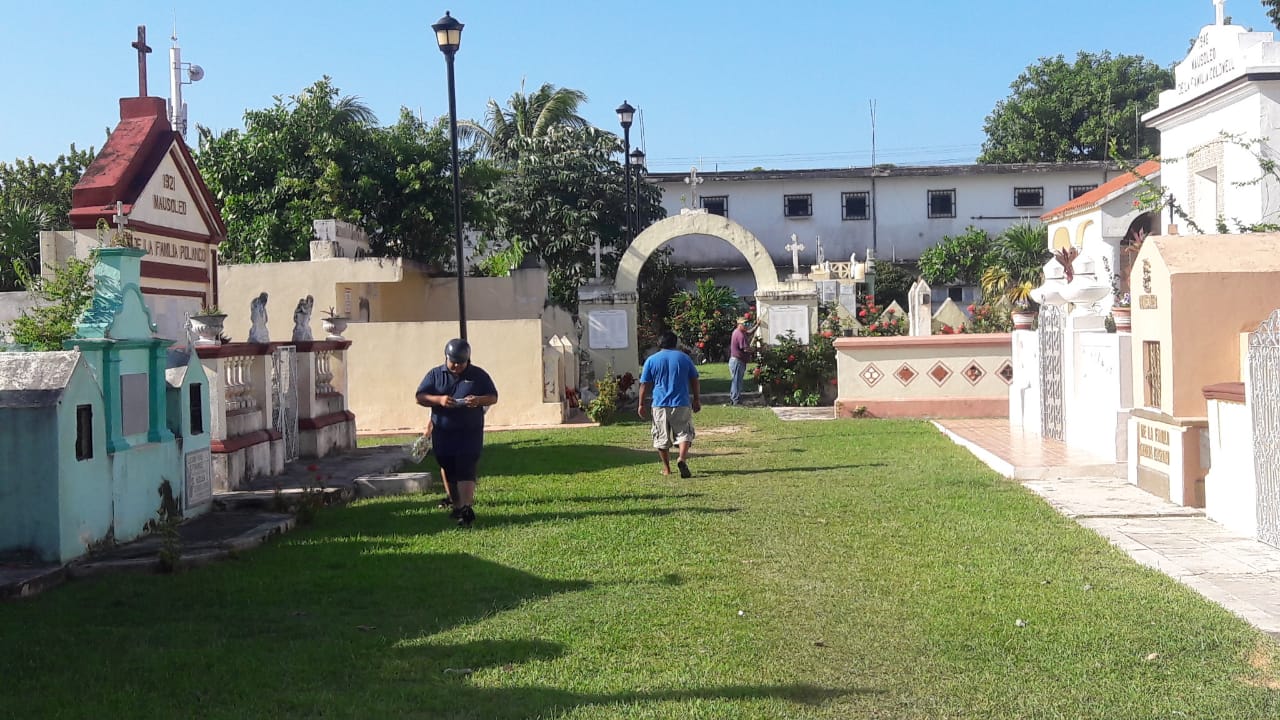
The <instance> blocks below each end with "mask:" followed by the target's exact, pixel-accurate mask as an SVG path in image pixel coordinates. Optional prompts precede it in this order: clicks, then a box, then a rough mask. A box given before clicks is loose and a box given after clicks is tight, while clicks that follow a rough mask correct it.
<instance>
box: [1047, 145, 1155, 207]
mask: <svg viewBox="0 0 1280 720" xmlns="http://www.w3.org/2000/svg"><path fill="white" fill-rule="evenodd" d="M1158 172H1160V161H1159V160H1148V161H1146V162H1144V163H1142V164H1141V165H1139V166H1138V167H1136V168H1134V169H1133V172H1126V173H1124V174H1123V175H1120V176H1119V177H1115V178H1112V179H1110V180H1108V181H1107V182H1105V183H1103V184H1101V185H1099V186H1098V187H1096V188H1094V189H1092V190H1090V191H1089V192H1087V193H1085V194H1083V195H1081V196H1080V197H1078V198H1076V199H1074V200H1070V201H1068V202H1067V203H1065V204H1063V205H1059V206H1058V207H1056V208H1054V209H1052V210H1050V211H1049V212H1047V213H1045V214H1043V215H1041V216H1040V219H1041V220H1042V221H1045V222H1048V221H1050V220H1056V219H1058V218H1061V217H1063V216H1065V215H1069V214H1071V213H1072V212H1073V211H1076V210H1083V209H1084V208H1088V207H1093V206H1094V205H1097V204H1099V203H1101V202H1102V201H1103V200H1106V199H1107V198H1109V197H1111V196H1112V195H1115V194H1116V193H1119V192H1123V191H1124V190H1128V189H1129V188H1130V187H1133V186H1134V185H1137V184H1138V183H1139V182H1140V181H1139V179H1138V178H1137V177H1134V174H1135V173H1136V174H1137V175H1138V176H1139V177H1143V178H1146V177H1150V176H1151V175H1154V174H1156V173H1158Z"/></svg>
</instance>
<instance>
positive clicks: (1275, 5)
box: [1262, 0, 1280, 30]
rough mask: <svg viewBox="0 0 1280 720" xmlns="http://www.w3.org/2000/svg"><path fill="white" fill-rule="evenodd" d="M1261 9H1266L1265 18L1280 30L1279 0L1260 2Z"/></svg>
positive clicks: (1263, 0)
mask: <svg viewBox="0 0 1280 720" xmlns="http://www.w3.org/2000/svg"><path fill="white" fill-rule="evenodd" d="M1262 7H1264V8H1266V9H1267V17H1268V18H1270V19H1271V24H1272V25H1275V26H1276V29H1277V30H1280V0H1262Z"/></svg>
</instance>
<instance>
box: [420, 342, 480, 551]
mask: <svg viewBox="0 0 1280 720" xmlns="http://www.w3.org/2000/svg"><path fill="white" fill-rule="evenodd" d="M415 395H416V398H417V401H418V404H419V405H421V406H423V407H429V408H431V426H432V429H431V440H432V443H431V444H432V445H433V446H434V449H435V455H436V462H438V463H440V475H441V479H442V480H443V481H444V483H445V491H446V493H447V496H446V498H445V500H444V501H442V502H441V504H442V505H444V506H446V507H448V506H449V505H452V506H453V517H454V518H455V519H456V520H457V521H458V526H459V527H471V523H473V522H475V519H476V513H475V510H473V509H472V508H471V506H472V504H473V503H474V502H475V495H476V464H477V463H479V461H480V450H481V448H482V447H484V412H485V408H486V407H488V406H489V405H492V404H494V403H496V402H498V389H497V388H496V387H494V385H493V380H492V379H490V378H489V373H487V372H485V371H484V370H481V369H480V368H478V367H476V366H475V365H472V364H471V344H470V343H468V342H467V341H466V340H462V339H454V340H450V341H449V343H448V344H447V345H445V346H444V364H443V365H440V366H438V367H434V368H431V371H430V372H428V373H427V376H426V377H424V378H422V382H421V383H420V384H419V385H418V391H417V393H415Z"/></svg>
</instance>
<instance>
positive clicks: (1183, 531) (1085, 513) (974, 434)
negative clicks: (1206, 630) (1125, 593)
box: [934, 419, 1280, 637]
mask: <svg viewBox="0 0 1280 720" xmlns="http://www.w3.org/2000/svg"><path fill="white" fill-rule="evenodd" d="M934 424H935V425H937V426H938V427H939V429H941V430H942V431H943V432H944V433H946V434H947V435H948V436H950V437H951V439H952V440H954V441H956V442H957V443H958V444H960V445H962V446H964V447H966V448H968V449H969V450H971V451H972V452H973V453H974V454H975V455H976V456H977V457H978V458H979V459H981V460H983V462H985V463H986V464H987V465H988V466H990V467H991V468H992V469H994V470H996V471H997V472H999V473H1001V474H1003V475H1005V476H1006V477H1011V478H1014V479H1017V480H1019V481H1021V482H1022V484H1023V486H1025V487H1026V488H1027V489H1029V490H1031V491H1032V492H1034V493H1036V494H1037V495H1039V496H1041V497H1043V498H1044V499H1045V501H1046V502H1048V503H1049V504H1050V505H1052V506H1053V507H1054V508H1055V509H1056V510H1058V511H1059V512H1061V513H1062V514H1063V515H1065V516H1067V517H1069V518H1073V519H1075V520H1076V521H1077V522H1079V523H1080V524H1081V525H1082V526H1084V527H1087V528H1089V529H1091V530H1093V531H1094V532H1097V533H1098V534H1099V535H1101V536H1103V537H1104V538H1106V539H1107V540H1108V541H1110V542H1111V544H1112V545H1114V546H1116V547H1117V548H1119V549H1120V550H1123V551H1124V552H1125V553H1127V554H1128V555H1129V556H1130V557H1132V558H1133V559H1134V560H1135V561H1137V562H1139V563H1141V564H1143V565H1145V566H1147V567H1149V568H1152V569H1154V570H1158V571H1159V572H1162V573H1165V574H1166V575H1168V576H1170V577H1172V578H1174V579H1175V580H1178V581H1179V582H1181V583H1182V584H1184V585H1186V586H1187V587H1190V588H1191V589H1193V590H1195V591H1196V592H1198V593H1200V594H1201V595H1203V596H1204V597H1205V598H1207V599H1209V600H1211V601H1213V602H1216V603H1218V604H1219V605H1221V606H1223V607H1225V608H1226V609H1227V610H1229V611H1231V612H1233V613H1235V614H1236V615H1238V616H1240V617H1241V618H1244V619H1245V620H1246V621H1247V622H1249V623H1251V624H1253V625H1254V626H1255V627H1257V628H1258V629H1259V630H1262V631H1263V632H1266V633H1269V634H1271V635H1272V636H1275V637H1280V548H1276V547H1273V546H1271V545H1267V544H1265V543H1261V542H1258V541H1257V540H1253V539H1250V538H1247V537H1242V536H1240V535H1236V534H1235V533H1232V532H1231V531H1229V530H1227V529H1226V528H1225V527H1223V526H1222V525H1219V524H1218V523H1216V522H1214V521H1212V520H1209V519H1208V518H1206V517H1205V516H1204V512H1203V511H1202V510H1198V509H1196V508H1187V507H1181V506H1178V505H1174V504H1173V503H1170V502H1169V501H1167V500H1164V499H1163V498H1159V497H1156V496H1154V495H1151V494H1150V493H1147V492H1145V491H1143V490H1139V489H1138V488H1137V487H1136V486H1134V485H1130V484H1129V482H1128V481H1127V479H1125V477H1124V476H1123V473H1122V472H1120V471H1121V470H1123V468H1124V466H1123V465H1120V466H1116V464H1115V463H1106V462H1103V461H1101V460H1099V459H1098V458H1095V457H1092V456H1090V455H1089V454H1088V453H1082V452H1079V451H1076V450H1074V449H1071V448H1067V447H1066V446H1065V445H1063V443H1060V442H1057V441H1055V440H1047V439H1042V438H1040V437H1038V436H1036V435H1033V434H1030V433H1022V432H1020V431H1019V430H1017V429H1016V428H1015V429H1011V428H1010V427H1009V422H1008V421H1007V420H1004V419H999V420H940V421H937V422H935V423H934ZM1098 470H1102V471H1104V472H1103V473H1102V474H1098V472H1096V471H1098Z"/></svg>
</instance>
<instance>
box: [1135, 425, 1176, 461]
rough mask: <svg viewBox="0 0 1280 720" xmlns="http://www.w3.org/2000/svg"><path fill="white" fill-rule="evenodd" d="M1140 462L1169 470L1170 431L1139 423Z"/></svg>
mask: <svg viewBox="0 0 1280 720" xmlns="http://www.w3.org/2000/svg"><path fill="white" fill-rule="evenodd" d="M1138 464H1140V465H1145V466H1147V467H1150V468H1152V469H1154V470H1159V471H1161V472H1165V473H1167V472H1169V431H1168V430H1166V429H1164V428H1161V427H1156V426H1155V425H1148V424H1147V423H1143V422H1140V423H1138Z"/></svg>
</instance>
